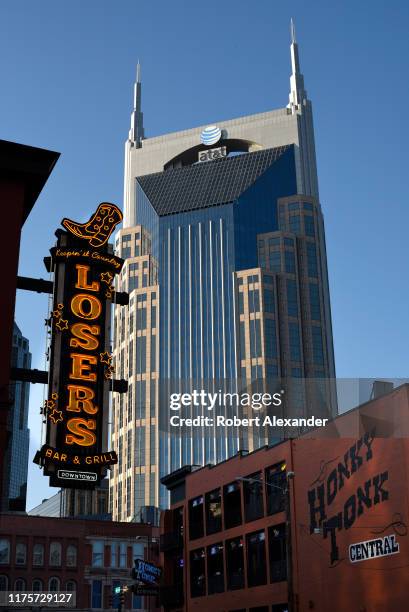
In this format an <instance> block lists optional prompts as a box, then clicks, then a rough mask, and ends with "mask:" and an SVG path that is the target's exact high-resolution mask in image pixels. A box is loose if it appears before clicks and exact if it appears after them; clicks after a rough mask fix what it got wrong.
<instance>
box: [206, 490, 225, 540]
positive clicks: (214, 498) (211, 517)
mask: <svg viewBox="0 0 409 612" xmlns="http://www.w3.org/2000/svg"><path fill="white" fill-rule="evenodd" d="M221 528H222V494H221V489H215V490H214V491H210V493H206V533H207V535H209V534H211V533H217V532H218V531H221Z"/></svg>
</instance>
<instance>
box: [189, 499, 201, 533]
mask: <svg viewBox="0 0 409 612" xmlns="http://www.w3.org/2000/svg"><path fill="white" fill-rule="evenodd" d="M203 535H204V522H203V495H200V496H199V497H196V498H195V499H191V500H190V501H189V537H190V539H191V540H196V539H197V538H201V537H203Z"/></svg>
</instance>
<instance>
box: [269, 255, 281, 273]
mask: <svg viewBox="0 0 409 612" xmlns="http://www.w3.org/2000/svg"><path fill="white" fill-rule="evenodd" d="M269 268H270V270H271V271H272V272H281V253H280V251H270V254H269Z"/></svg>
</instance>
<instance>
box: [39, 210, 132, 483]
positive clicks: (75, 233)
mask: <svg viewBox="0 0 409 612" xmlns="http://www.w3.org/2000/svg"><path fill="white" fill-rule="evenodd" d="M121 219H122V214H121V211H120V210H119V209H118V208H117V207H116V206H115V205H114V204H108V203H106V202H105V203H102V204H100V205H99V206H98V209H97V211H96V212H95V213H94V215H92V216H91V219H90V220H89V221H88V223H85V224H79V223H76V222H74V221H71V220H69V219H63V221H62V224H63V225H64V227H65V228H66V229H68V233H67V232H64V231H62V230H58V231H57V236H58V241H57V245H56V246H55V247H54V248H52V249H51V251H50V252H51V260H52V266H53V270H54V302H53V311H52V314H51V321H50V322H51V328H52V329H51V346H50V372H49V393H48V399H47V401H46V403H45V406H44V409H43V412H44V415H45V417H46V423H47V434H46V444H44V445H43V447H42V448H41V450H40V451H39V453H38V459H39V461H40V462H41V464H42V465H43V466H44V473H45V474H46V475H48V476H49V477H50V485H51V486H64V487H69V486H71V487H75V488H93V487H95V486H96V485H97V484H98V483H99V481H100V477H101V475H102V473H103V470H104V468H106V467H107V466H109V465H111V464H113V463H116V462H117V457H116V453H115V452H113V451H107V450H106V444H107V411H108V398H109V396H108V394H109V390H110V383H111V379H112V376H113V372H114V367H113V364H112V356H111V354H110V352H109V340H110V338H109V324H110V313H111V301H112V298H113V294H114V289H113V284H112V283H113V280H114V277H115V274H118V273H119V272H120V270H121V268H122V265H123V260H122V259H120V258H118V257H116V256H115V255H114V254H113V253H112V252H111V251H112V249H111V248H110V247H109V245H108V244H107V241H108V238H109V236H110V234H111V233H112V231H113V230H114V228H115V226H116V225H117V223H119V222H120V221H121ZM84 245H85V246H84ZM62 468H64V469H62ZM76 472H78V477H77V476H75V473H76ZM72 473H73V474H74V476H70V477H69V478H68V477H67V474H72ZM87 473H89V474H90V477H89V478H87V476H86V475H87ZM80 474H81V476H80ZM84 474H85V476H84ZM91 474H92V476H91ZM95 474H96V477H94V476H95ZM63 481H64V482H63Z"/></svg>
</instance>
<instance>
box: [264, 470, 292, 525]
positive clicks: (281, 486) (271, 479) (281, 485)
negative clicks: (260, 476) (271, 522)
mask: <svg viewBox="0 0 409 612" xmlns="http://www.w3.org/2000/svg"><path fill="white" fill-rule="evenodd" d="M265 480H266V497H267V514H276V513H277V512H283V511H284V508H285V490H286V487H287V475H286V465H285V463H284V462H282V463H277V464H276V465H273V466H272V467H269V468H267V469H266V475H265Z"/></svg>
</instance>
